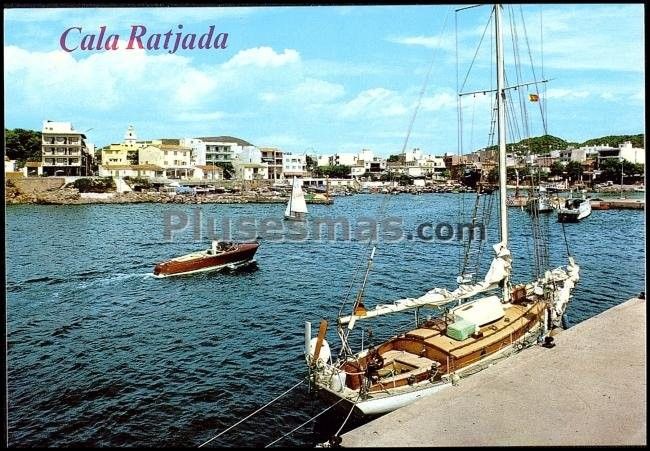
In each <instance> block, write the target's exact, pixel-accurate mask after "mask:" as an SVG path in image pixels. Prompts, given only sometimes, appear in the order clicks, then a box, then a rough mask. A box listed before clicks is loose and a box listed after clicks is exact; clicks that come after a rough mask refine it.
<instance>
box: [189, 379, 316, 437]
mask: <svg viewBox="0 0 650 451" xmlns="http://www.w3.org/2000/svg"><path fill="white" fill-rule="evenodd" d="M304 382H305V380H304V379H303V380H301V381H300V382H298V383H297V384H296V385H294V386H293V387H291V388H290V389H288V390H287V391H285V392H284V393H282V394H281V395H279V396H277V397H276V398H275V399H273V400H271V401H269V402H267V403H266V404H264V405H263V406H262V407H260V408H259V409H257V410H256V411H255V412H253V413H251V414H250V415H248V416H247V417H245V418H242V419H241V420H239V421H238V422H237V423H235V424H233V425H232V426H230V427H229V428H228V429H226V430H224V431H221V432H220V433H219V434H217V435H215V436H214V437H212V438H211V439H210V440H208V441H207V442H204V443H202V444H200V445H199V448H201V447H202V446H205V445H207V444H208V443H210V442H211V441H212V440H214V439H216V438H218V437H221V436H222V435H223V434H225V433H226V432H228V431H229V430H231V429H232V428H234V427H235V426H237V425H239V424H241V423H243V422H244V421H246V420H248V419H249V418H250V417H252V416H253V415H255V414H257V413H259V412H261V411H262V410H264V409H265V408H267V407H268V406H270V405H271V404H273V403H274V402H275V401H277V400H278V399H280V398H282V397H283V396H284V395H286V394H287V393H289V392H290V391H291V390H293V389H294V388H296V387H298V386H299V385H300V384H303V383H304Z"/></svg>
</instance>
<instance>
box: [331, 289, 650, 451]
mask: <svg viewBox="0 0 650 451" xmlns="http://www.w3.org/2000/svg"><path fill="white" fill-rule="evenodd" d="M555 343H556V346H555V347H553V348H550V349H547V348H543V347H541V346H535V347H533V348H529V349H526V350H524V351H522V352H521V353H520V354H519V355H517V356H514V357H513V358H509V359H506V360H504V361H502V362H500V363H497V364H495V365H493V366H491V367H489V368H487V369H485V370H483V371H481V372H479V373H477V374H474V375H472V376H470V377H468V378H466V379H461V380H460V382H459V384H458V385H457V386H455V387H450V388H448V389H446V390H443V391H441V392H438V393H436V394H435V395H432V396H429V397H427V398H424V399H421V400H419V401H417V402H415V403H413V404H411V405H408V406H406V407H403V408H401V409H399V410H396V411H394V412H391V413H389V414H387V415H384V416H382V417H380V418H378V419H376V420H374V421H372V422H370V423H367V424H365V425H363V426H361V427H359V428H357V429H354V430H352V431H350V432H348V433H346V434H344V435H343V436H342V443H341V446H343V447H384V446H395V447H403V446H418V447H420V446H421V447H425V446H426V447H429V446H481V445H483V446H486V445H487V446H516V445H522V446H525V445H542V446H553V445H554V446H567V445H568V446H575V445H577V446H581V445H582V446H584V445H646V444H647V438H646V437H647V436H646V415H647V407H646V399H647V398H646V394H647V393H646V304H645V300H642V299H637V298H634V299H630V300H628V301H626V302H624V303H623V304H621V305H618V306H616V307H613V308H611V309H610V310H607V311H605V312H603V313H601V314H600V315H597V316H595V317H593V318H591V319H588V320H586V321H584V322H582V323H579V324H577V325H575V326H573V327H571V328H569V329H567V330H565V331H563V332H561V333H559V334H558V335H556V336H555Z"/></svg>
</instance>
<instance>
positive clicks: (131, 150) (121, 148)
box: [101, 125, 150, 167]
mask: <svg viewBox="0 0 650 451" xmlns="http://www.w3.org/2000/svg"><path fill="white" fill-rule="evenodd" d="M147 144H150V141H138V140H137V136H136V133H135V127H133V125H129V126H128V128H127V129H126V133H125V134H124V142H121V143H119V144H110V145H109V146H108V147H105V148H103V149H102V153H101V155H102V156H101V158H102V166H104V167H107V166H114V165H121V166H123V165H135V164H138V149H140V148H141V147H144V146H146V145H147Z"/></svg>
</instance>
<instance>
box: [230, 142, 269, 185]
mask: <svg viewBox="0 0 650 451" xmlns="http://www.w3.org/2000/svg"><path fill="white" fill-rule="evenodd" d="M232 165H233V168H234V170H235V177H236V178H237V179H239V180H266V179H268V178H269V166H268V164H267V163H263V162H262V152H261V151H260V150H259V149H258V148H256V147H253V146H247V147H243V148H241V149H240V150H238V151H235V152H234V154H233V160H232Z"/></svg>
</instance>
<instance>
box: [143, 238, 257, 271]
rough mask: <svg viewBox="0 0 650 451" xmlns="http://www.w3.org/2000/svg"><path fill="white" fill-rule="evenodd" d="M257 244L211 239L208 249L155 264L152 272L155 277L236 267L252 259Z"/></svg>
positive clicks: (253, 242) (255, 242) (254, 242)
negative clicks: (210, 245)
mask: <svg viewBox="0 0 650 451" xmlns="http://www.w3.org/2000/svg"><path fill="white" fill-rule="evenodd" d="M259 246H260V243H259V242H257V241H252V242H235V241H212V247H210V249H206V250H204V251H199V252H193V253H191V254H187V255H183V256H180V257H176V258H172V259H171V260H168V261H166V262H163V263H159V264H157V265H156V266H155V268H154V270H153V274H154V276H156V277H169V276H179V275H183V274H193V273H197V272H206V271H214V270H218V269H222V268H224V267H229V268H237V267H239V266H243V265H245V264H247V263H250V262H251V261H253V257H254V256H255V252H257V248H258V247H259Z"/></svg>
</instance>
